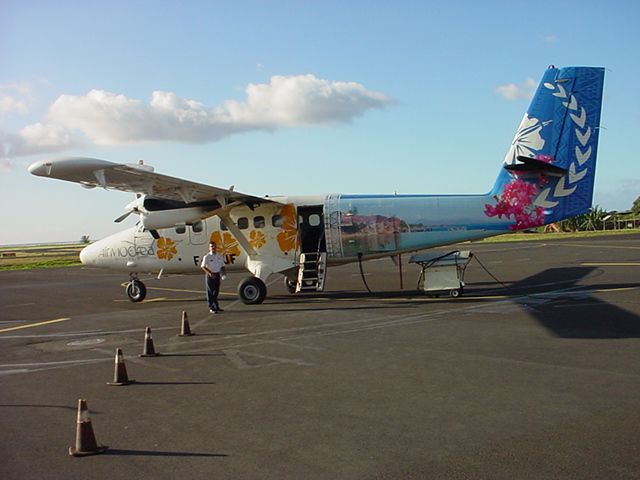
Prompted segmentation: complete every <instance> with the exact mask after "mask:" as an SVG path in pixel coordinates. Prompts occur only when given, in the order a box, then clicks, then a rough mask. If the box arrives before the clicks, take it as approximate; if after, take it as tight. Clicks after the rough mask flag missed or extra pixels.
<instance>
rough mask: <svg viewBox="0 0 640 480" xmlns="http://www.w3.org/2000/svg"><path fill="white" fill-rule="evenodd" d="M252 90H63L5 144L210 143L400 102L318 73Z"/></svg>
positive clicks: (15, 150) (348, 117)
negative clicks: (229, 95)
mask: <svg viewBox="0 0 640 480" xmlns="http://www.w3.org/2000/svg"><path fill="white" fill-rule="evenodd" d="M245 93H246V98H245V100H244V101H242V102H239V101H236V100H229V101H226V102H224V103H223V104H222V105H221V106H217V107H212V108H210V107H207V106H205V105H203V104H202V103H200V102H197V101H195V100H190V99H183V98H180V97H178V96H177V95H176V94H175V93H171V92H162V91H155V92H153V93H152V95H151V99H150V101H149V103H144V102H142V101H140V100H136V99H130V98H127V97H126V96H124V95H119V94H115V93H111V92H107V91H104V90H91V91H90V92H89V93H87V94H86V95H82V96H76V95H61V96H60V97H58V99H57V100H55V101H54V102H53V103H52V104H51V106H50V107H49V111H48V113H47V117H46V120H45V121H43V122H41V123H37V124H34V125H29V126H27V127H25V128H23V129H22V130H21V131H20V132H19V133H18V134H12V135H5V139H4V143H5V144H6V145H5V150H8V151H7V154H8V155H11V156H20V155H31V154H34V153H45V152H59V151H62V150H65V149H68V148H71V147H73V146H77V145H78V144H79V143H80V142H81V141H82V140H84V139H88V140H90V141H91V142H93V143H94V144H96V145H122V144H131V143H141V142H161V141H175V142H184V143H206V142H213V141H217V140H220V139H222V138H224V137H227V136H230V135H234V134H237V133H242V132H248V131H254V130H270V131H272V130H277V129H279V128H285V127H295V126H301V125H327V124H335V123H348V122H351V121H352V120H353V119H354V118H355V117H357V116H359V115H362V114H364V113H365V112H366V111H367V110H370V109H373V108H383V107H385V106H387V105H390V104H392V103H394V100H393V99H391V98H389V97H387V96H386V95H384V94H382V93H379V92H374V91H370V90H367V89H366V88H365V87H363V86H362V85H361V84H359V83H355V82H333V81H329V80H323V79H319V78H317V77H315V76H314V75H300V76H289V77H285V76H274V77H272V78H271V81H270V83H268V84H249V85H248V86H247V88H246V90H245Z"/></svg>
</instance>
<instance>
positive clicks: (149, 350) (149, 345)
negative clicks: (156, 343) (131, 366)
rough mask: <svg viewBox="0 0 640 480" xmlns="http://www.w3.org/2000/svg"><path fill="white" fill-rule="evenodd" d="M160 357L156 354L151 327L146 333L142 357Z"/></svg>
mask: <svg viewBox="0 0 640 480" xmlns="http://www.w3.org/2000/svg"><path fill="white" fill-rule="evenodd" d="M158 355H160V354H159V353H156V350H155V348H153V337H152V336H151V327H147V328H146V329H145V331H144V349H143V350H142V355H140V356H141V357H157V356H158Z"/></svg>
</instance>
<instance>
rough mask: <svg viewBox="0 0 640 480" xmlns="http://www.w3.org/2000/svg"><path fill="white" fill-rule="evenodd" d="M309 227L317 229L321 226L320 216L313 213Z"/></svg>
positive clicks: (310, 216)
mask: <svg viewBox="0 0 640 480" xmlns="http://www.w3.org/2000/svg"><path fill="white" fill-rule="evenodd" d="M309 225H311V226H312V227H317V226H318V225H320V215H318V214H317V213H312V214H311V215H309Z"/></svg>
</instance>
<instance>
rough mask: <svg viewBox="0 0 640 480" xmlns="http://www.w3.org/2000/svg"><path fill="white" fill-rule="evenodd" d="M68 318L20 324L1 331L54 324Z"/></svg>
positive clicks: (0, 331)
mask: <svg viewBox="0 0 640 480" xmlns="http://www.w3.org/2000/svg"><path fill="white" fill-rule="evenodd" d="M67 320H69V318H57V319H55V320H47V321H46V322H38V323H28V324H26V325H19V326H17V327H10V328H3V329H2V330H0V333H4V332H12V331H14V330H22V329H23V328H33V327H40V326H42V325H49V324H52V323H58V322H65V321H67Z"/></svg>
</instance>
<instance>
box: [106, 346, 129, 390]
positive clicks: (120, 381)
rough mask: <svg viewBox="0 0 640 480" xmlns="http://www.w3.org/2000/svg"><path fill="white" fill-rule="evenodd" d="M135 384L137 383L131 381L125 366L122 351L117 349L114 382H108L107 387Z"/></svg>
mask: <svg viewBox="0 0 640 480" xmlns="http://www.w3.org/2000/svg"><path fill="white" fill-rule="evenodd" d="M133 382H135V380H129V376H128V375H127V367H126V365H125V364H124V357H123V355H122V349H120V348H116V361H115V368H114V370H113V382H107V385H113V386H120V385H129V384H130V383H133Z"/></svg>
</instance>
